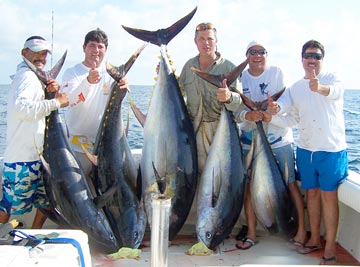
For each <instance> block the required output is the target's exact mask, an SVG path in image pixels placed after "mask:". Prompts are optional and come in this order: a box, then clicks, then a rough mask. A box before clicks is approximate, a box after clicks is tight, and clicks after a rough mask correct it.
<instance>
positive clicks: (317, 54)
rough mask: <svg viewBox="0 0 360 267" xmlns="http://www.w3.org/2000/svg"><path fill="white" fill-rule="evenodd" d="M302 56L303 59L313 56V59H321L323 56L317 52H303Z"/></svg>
mask: <svg viewBox="0 0 360 267" xmlns="http://www.w3.org/2000/svg"><path fill="white" fill-rule="evenodd" d="M303 58H305V59H310V58H313V59H315V60H321V59H322V58H323V55H322V54H319V53H305V54H304V55H303Z"/></svg>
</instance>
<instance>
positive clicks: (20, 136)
mask: <svg viewBox="0 0 360 267" xmlns="http://www.w3.org/2000/svg"><path fill="white" fill-rule="evenodd" d="M58 108H60V103H59V101H57V100H56V99H51V100H46V99H45V92H44V85H43V84H42V83H41V82H40V81H39V79H38V78H37V76H36V75H35V73H34V72H33V71H32V70H30V68H29V67H28V66H27V65H26V63H25V62H22V63H20V64H19V65H18V67H17V72H16V74H15V75H14V77H13V80H12V83H11V86H10V91H9V95H8V104H7V130H6V149H5V153H4V162H7V163H13V162H29V161H36V160H39V159H40V157H39V153H40V152H42V148H43V143H44V132H45V117H46V116H48V115H49V114H50V113H51V111H53V110H56V109H58Z"/></svg>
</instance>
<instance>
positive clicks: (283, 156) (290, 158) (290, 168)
mask: <svg viewBox="0 0 360 267" xmlns="http://www.w3.org/2000/svg"><path fill="white" fill-rule="evenodd" d="M248 152H249V150H245V149H244V155H245V156H246V155H247V153H248ZM272 152H273V154H274V156H275V159H276V161H277V162H278V164H279V167H280V171H281V173H282V174H284V173H286V172H285V162H286V166H287V173H288V177H284V178H285V182H286V184H290V183H293V182H295V155H294V148H293V145H292V144H288V145H285V146H282V147H278V148H272Z"/></svg>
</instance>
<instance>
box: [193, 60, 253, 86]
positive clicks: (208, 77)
mask: <svg viewBox="0 0 360 267" xmlns="http://www.w3.org/2000/svg"><path fill="white" fill-rule="evenodd" d="M247 63H248V61H247V59H246V60H245V61H243V62H242V63H240V65H239V66H237V67H236V68H235V69H233V70H232V71H230V72H227V73H223V74H219V75H215V74H210V73H207V72H203V71H201V70H198V69H195V68H191V70H192V71H193V72H194V73H195V74H196V75H198V76H199V77H201V78H202V79H204V80H205V81H207V82H209V83H211V84H212V85H214V86H217V87H222V81H223V80H224V79H227V81H226V84H227V86H230V84H232V83H233V82H234V81H235V80H236V79H237V78H238V77H239V76H241V73H242V72H243V70H244V69H245V67H246V65H247Z"/></svg>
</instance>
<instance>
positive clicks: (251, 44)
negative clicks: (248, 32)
mask: <svg viewBox="0 0 360 267" xmlns="http://www.w3.org/2000/svg"><path fill="white" fill-rule="evenodd" d="M253 46H261V47H262V48H264V49H266V48H265V46H263V45H262V44H260V43H259V42H258V41H255V40H254V41H251V42H250V43H249V44H248V46H247V47H246V53H245V55H246V54H247V52H248V51H249V49H250V48H251V47H253Z"/></svg>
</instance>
